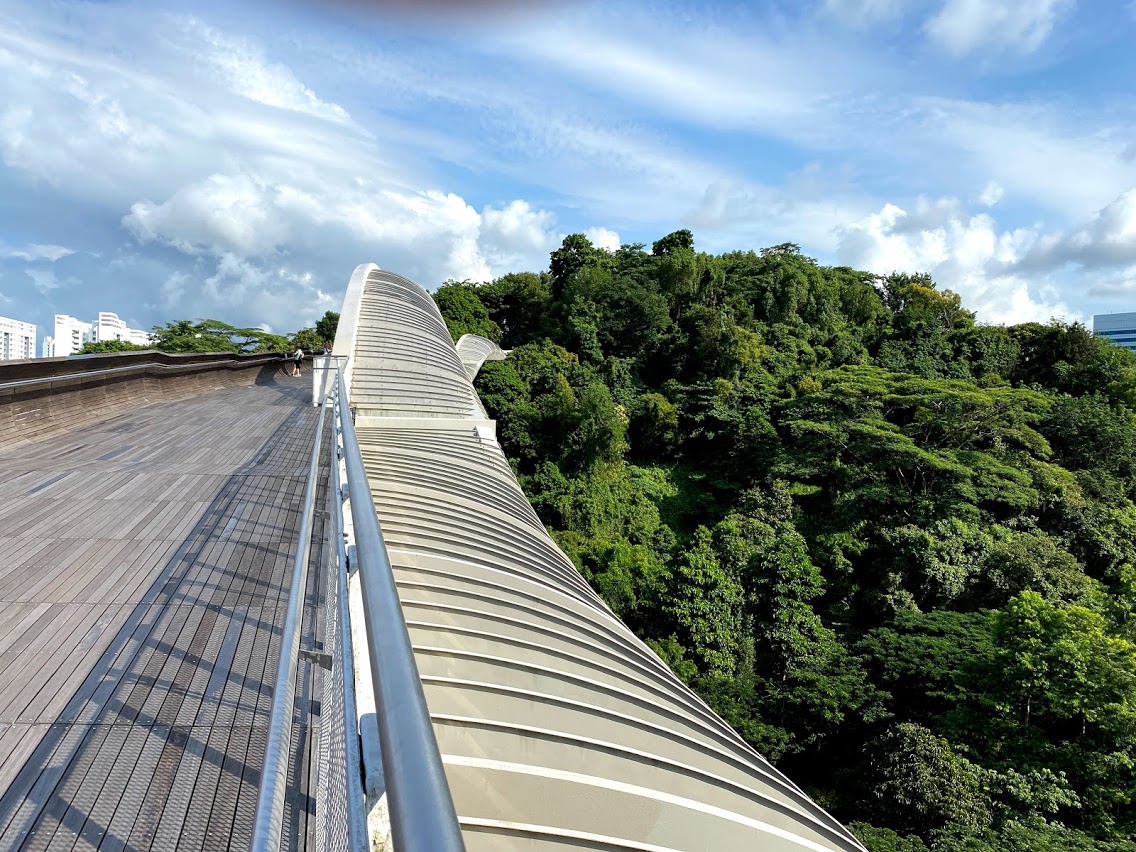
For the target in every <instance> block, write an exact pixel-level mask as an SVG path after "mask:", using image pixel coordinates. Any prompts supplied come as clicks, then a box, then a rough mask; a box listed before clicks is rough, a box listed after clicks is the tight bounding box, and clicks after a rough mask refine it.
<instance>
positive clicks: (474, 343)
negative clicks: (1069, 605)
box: [457, 334, 512, 382]
mask: <svg viewBox="0 0 1136 852" xmlns="http://www.w3.org/2000/svg"><path fill="white" fill-rule="evenodd" d="M457 350H458V357H459V358H460V359H461V362H462V366H463V367H465V375H466V378H468V379H469V380H470V381H471V382H472V381H473V380H474V379H475V378H477V373H478V371H479V370H480V369H481V365H482V364H484V363H485V362H486V361H504V360H505V359H506V358H507V357H508V356H509V352H510V351H512V350H509V349H502V348H501V347H500V346H498V345H497V344H496V343H494V342H493V341H492V340H490V339H489V338H488V337H481V336H479V335H476V334H463V335H462V336H461V337H459V338H458V344H457Z"/></svg>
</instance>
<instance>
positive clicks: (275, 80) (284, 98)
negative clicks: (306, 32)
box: [182, 18, 351, 123]
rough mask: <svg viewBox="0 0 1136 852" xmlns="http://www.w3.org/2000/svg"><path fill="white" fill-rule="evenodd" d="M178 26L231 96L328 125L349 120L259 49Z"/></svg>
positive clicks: (187, 24) (197, 26)
mask: <svg viewBox="0 0 1136 852" xmlns="http://www.w3.org/2000/svg"><path fill="white" fill-rule="evenodd" d="M182 23H183V26H184V28H185V30H186V32H187V34H188V35H189V36H190V39H191V43H193V44H195V45H200V47H199V48H198V50H197V51H196V53H197V57H198V58H199V59H200V60H201V61H203V62H204V63H205V65H206V66H207V67H209V68H210V69H211V70H212V71H213V72H214V73H215V74H216V75H217V76H218V77H219V78H220V79H221V80H222V81H223V82H224V83H225V84H226V85H227V86H228V87H229V88H230V89H231V90H232V91H233V92H234V93H236V94H238V95H240V96H242V97H245V98H248V99H249V100H251V101H256V102H257V103H261V104H264V105H266V106H271V107H277V108H278V109H286V110H293V111H295V112H302V113H307V114H308V115H313V116H316V117H317V118H322V119H326V120H328V121H335V122H343V123H346V122H349V121H350V120H351V116H350V115H348V113H347V110H345V109H344V108H343V107H341V106H340V105H339V104H335V103H328V102H325V101H322V100H320V99H319V98H318V97H317V96H316V93H315V92H313V91H312V90H311V89H309V88H308V87H307V86H305V85H304V84H303V83H301V82H300V81H299V80H297V79H296V76H295V74H293V73H292V70H291V69H290V68H288V67H287V66H286V65H283V64H281V63H274V62H270V61H269V60H268V59H267V57H266V56H265V54H264V49H263V48H262V47H261V46H260V45H258V44H256V43H254V42H251V41H249V40H247V39H241V38H234V37H232V36H230V35H228V34H226V33H223V32H221V31H219V30H217V29H214V28H213V27H210V26H207V25H205V24H204V23H202V22H201V21H198V20H197V19H194V18H186V19H183V21H182Z"/></svg>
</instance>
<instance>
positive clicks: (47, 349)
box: [42, 336, 55, 358]
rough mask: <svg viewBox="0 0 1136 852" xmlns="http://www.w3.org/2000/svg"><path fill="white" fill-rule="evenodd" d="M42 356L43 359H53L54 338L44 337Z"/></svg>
mask: <svg viewBox="0 0 1136 852" xmlns="http://www.w3.org/2000/svg"><path fill="white" fill-rule="evenodd" d="M42 354H43V357H44V358H54V357H55V338H54V337H50V336H45V337H44V338H43V353H42Z"/></svg>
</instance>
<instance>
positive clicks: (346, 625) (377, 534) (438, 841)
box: [252, 359, 465, 852]
mask: <svg viewBox="0 0 1136 852" xmlns="http://www.w3.org/2000/svg"><path fill="white" fill-rule="evenodd" d="M336 360H338V359H336ZM334 370H335V374H334V379H333V383H332V387H331V390H330V393H329V394H327V396H326V397H323V398H321V399H319V400H317V404H319V405H320V406H321V410H320V418H319V425H318V426H317V428H316V440H315V446H314V447H313V449H312V461H311V467H310V470H309V478H308V485H307V491H306V496H305V503H304V520H303V526H302V527H301V533H300V542H299V545H298V547H297V551H296V558H295V562H294V566H293V577H292V590H291V594H290V597H289V601H288V614H287V620H286V622H285V626H284V631H283V637H282V642H283V644H282V646H281V652H280V664H279V666H278V669H277V676H276V686H275V689H274V692H273V708H272V718H271V721H270V723H269V739H268V748H267V750H266V753H265V763H264V770H263V773H262V779H263V780H262V783H261V789H260V797H259V799H258V802H257V818H256V825H255V828H254V836H253V844H252V849H253V852H277V850H279V848H280V834H281V827H282V822H283V813H284V798H285V794H286V784H287V774H288V766H287V763H288V751H289V748H288V745H289V739H290V733H289V730H290V725H291V718H292V705H293V702H294V699H295V694H294V688H295V680H296V666H297V657H298V654H299V641H300V610H301V603H302V600H303V596H304V589H305V588H306V584H307V559H308V554H309V552H310V544H311V517H312V513H313V511H314V494H315V490H316V489H315V477H316V472H317V463H318V458H319V452H320V446H321V438H322V429H323V419H324V413H325V412H326V410H327V405H328V403H330V404H331V409H332V413H333V421H334V429H335V458H334V459H333V460H332V464H331V468H332V471H331V474H332V476H331V482H332V487H333V494H334V500H333V502H334V504H335V511H334V512H333V513H332V514H333V517H334V520H335V536H336V540H337V541H336V548H335V551H336V555H337V559H336V560H335V561H336V563H337V564H336V565H334V566H332V569H333V570H335V571H336V586H335V587H336V595H335V597H336V599H337V600H336V606H337V615H338V617H337V619H336V621H337V623H338V628H339V635H338V637H337V638H338V642H337V643H336V644H337V646H338V648H339V649H340V653H341V657H342V659H341V660H339V661H337V662H338V664H339V665H341V666H342V670H341V674H342V684H343V685H342V695H341V696H337V698H338V699H339V700H338V701H336V702H327V704H325V706H330V705H331V704H332V703H337V704H340V705H341V710H342V714H343V719H342V720H338V719H337V722H340V721H341V722H342V725H343V729H344V732H345V740H346V749H345V758H344V759H345V762H346V766H345V767H344V768H345V770H346V772H345V775H346V779H347V790H346V799H347V826H346V830H347V838H346V841H347V848H348V849H350V850H351V852H363V850H368V849H370V838H369V834H368V827H367V819H366V803H365V801H364V796H363V791H362V787H361V782H362V768H361V760H360V750H359V728H358V716H357V709H356V701H355V692H354V684H355V675H354V657H353V651H352V640H351V621H350V611H349V607H348V579H349V575H350V574H351V573H356V574H357V576H358V581H359V587H360V591H361V596H362V610H363V620H364V622H365V625H364V626H365V635H366V640H367V650H368V656H369V661H370V667H371V674H372V678H371V682H372V687H373V690H374V700H375V707H376V714H377V727H378V733H379V744H380V749H381V752H382V764H383V779H384V782H385V787H386V795H387V809H388V813H389V816H390V830H391V839H392V841H393V843H394V848H395V849H397V850H398V851H399V852H464V849H465V844H464V842H463V840H462V835H461V829H460V827H459V825H458V819H457V814H456V812H455V810H454V804H453V799H452V797H451V795H450V790H449V785H448V783H447V781H446V776H445V771H444V769H443V767H442V758H441V754H440V753H439V751H438V743H437V740H436V739H435V736H434V728H433V724H432V723H431V721H430V712H429V709H428V708H427V706H426V698H425V695H424V694H423V691H422V681H421V678H420V676H419V674H418V667H417V664H416V663H415V661H414V652H413V648H412V646H411V642H410V634H409V632H408V630H407V627H406V621H405V619H404V618H403V614H402V604H401V602H400V600H399V596H398V588H397V585H396V583H395V578H394V570H393V568H392V567H391V563H390V557H389V555H388V553H387V548H386V543H385V541H384V540H383V533H382V529H381V528H380V526H379V521H378V516H377V515H376V513H375V502H374V498H373V496H372V494H371V488H370V485H369V483H368V480H367V473H366V470H365V469H364V466H363V458H362V454H361V453H360V451H359V441H358V438H357V436H356V434H355V424H354V422H353V419H352V413H351V409H350V405H349V401H348V395H347V387H346V383H345V381H344V378H343V375H344V371H343V370H342V368H341V366H340V365H339V364H338V363H336V364H335V365H334ZM345 507H346V508H345ZM334 664H335V663H334V662H333V665H334ZM336 680H338V678H336Z"/></svg>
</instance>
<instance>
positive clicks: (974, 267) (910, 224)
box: [838, 199, 1073, 323]
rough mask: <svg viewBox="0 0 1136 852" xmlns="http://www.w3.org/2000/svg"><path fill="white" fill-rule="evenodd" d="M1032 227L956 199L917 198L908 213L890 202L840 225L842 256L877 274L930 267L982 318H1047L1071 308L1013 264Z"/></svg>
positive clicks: (1014, 320)
mask: <svg viewBox="0 0 1136 852" xmlns="http://www.w3.org/2000/svg"><path fill="white" fill-rule="evenodd" d="M1036 239H1037V233H1036V232H1035V231H1033V230H1029V229H1017V230H1000V229H999V228H998V226H997V223H996V222H995V221H994V220H993V219H992V218H991V217H990V215H989V214H987V213H979V214H977V215H967V214H966V213H965V212H964V211H963V210H962V208H961V205H959V204H958V202H957V201H955V200H953V199H943V200H939V201H937V202H931V201H927V200H926V199H920V200H919V202H918V203H917V204H916V206H915V209H914V210H913V212H912V213H911V214H908V213H907V211H905V210H903V209H902V208H900V207H897V206H896V205H894V204H887V205H885V206H884V207H883V209H881V210H880V211H879V212H878V213H874V214H872V215H870V216H868V217H866V218H865V219H862V220H860V221H857V222H854V223H852V224H850V225H848V226H846V227H845V228H843V229H842V230H841V233H840V246H839V249H838V257H839V260H840V261H841V262H842V263H846V264H848V265H851V266H855V267H858V268H861V269H867V270H870V271H872V272H876V273H879V274H887V273H890V272H927V273H930V274H931V276H932V278H934V279H935V281H936V283H937V284H938V285H939V287H941V288H943V289H950V290H953V291H955V292H956V293H958V294H960V295H961V296H962V298H963V304H964V305H966V306H967V307H968V308H970V309H971V310H975V311H977V313H978V318H979V319H980V320H982V321H984V322H998V323H1019V322H1027V321H1041V322H1044V321H1046V320H1048V319H1049V318H1050V317H1053V316H1069V315H1071V314H1072V313H1073V312H1072V311H1071V309H1070V308H1069V307H1068V306H1067V305H1066V304H1065V303H1064V302H1062V301H1061V299H1060V297H1059V296H1058V295H1057V293H1056V290H1055V289H1054V287H1053V286H1052V285H1051V284H1049V283H1048V282H1046V283H1044V284H1043V285H1042V286H1038V285H1037V284H1034V283H1031V282H1030V281H1028V280H1027V279H1026V278H1025V277H1024V276H1023V275H1022V274H1020V273H1019V272H1018V271H1017V270H1016V269H1015V265H1016V264H1017V263H1018V262H1019V261H1020V260H1021V259H1022V257H1023V256H1024V255H1025V253H1026V252H1027V251H1028V250H1029V247H1030V246H1031V245H1032V244H1033V242H1034V241H1035V240H1036Z"/></svg>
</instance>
